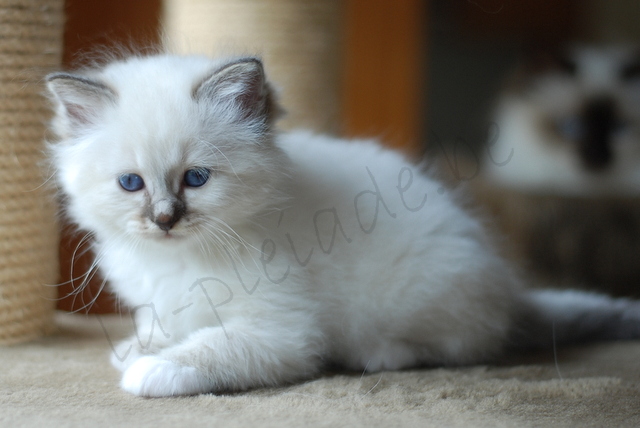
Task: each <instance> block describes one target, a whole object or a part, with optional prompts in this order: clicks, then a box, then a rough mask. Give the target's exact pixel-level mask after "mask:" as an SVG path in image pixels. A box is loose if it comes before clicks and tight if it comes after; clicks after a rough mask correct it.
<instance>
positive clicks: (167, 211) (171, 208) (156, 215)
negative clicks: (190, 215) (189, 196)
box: [149, 199, 185, 232]
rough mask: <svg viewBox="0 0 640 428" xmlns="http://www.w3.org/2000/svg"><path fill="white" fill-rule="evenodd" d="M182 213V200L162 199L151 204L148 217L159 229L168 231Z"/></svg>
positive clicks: (183, 209)
mask: <svg viewBox="0 0 640 428" xmlns="http://www.w3.org/2000/svg"><path fill="white" fill-rule="evenodd" d="M184 213H185V206H184V203H183V202H182V201H180V200H179V199H172V200H167V199H163V200H161V201H158V202H156V203H155V204H153V207H152V209H151V210H150V213H149V214H150V215H149V218H150V219H151V221H153V222H154V223H155V224H156V225H157V226H158V227H159V228H160V229H162V230H164V231H165V232H168V231H169V230H171V229H172V228H173V226H174V225H175V224H176V223H177V222H178V221H179V220H180V219H181V218H182V216H183V215H184Z"/></svg>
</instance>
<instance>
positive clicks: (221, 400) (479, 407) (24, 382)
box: [0, 314, 640, 428]
mask: <svg viewBox="0 0 640 428" xmlns="http://www.w3.org/2000/svg"><path fill="white" fill-rule="evenodd" d="M57 323H58V332H57V333H56V334H55V335H52V336H50V337H47V338H44V339H42V340H39V341H37V342H33V343H29V344H24V345H19V346H14V347H8V348H0V426H1V427H22V426H26V427H29V426H31V427H50V426H91V427H114V426H141V427H146V426H149V427H159V428H162V427H169V426H172V427H182V426H184V427H214V426H215V427H224V428H233V427H241V426H247V427H250V426H265V427H278V428H282V427H300V426H326V427H335V426H363V427H364V426H367V427H393V426H416V427H432V426H433V427H475V426H478V427H492V428H493V427H551V426H553V427H565V426H566V427H569V426H575V427H638V426H640V342H629V343H610V344H593V345H588V346H582V347H574V348H570V349H562V350H559V351H558V352H557V358H554V355H553V350H549V351H544V352H539V353H536V354H529V355H520V356H514V357H510V358H508V359H506V360H505V361H504V362H503V363H501V364H499V365H495V366H474V367H464V368H452V369H449V368H448V369H443V368H437V369H420V370H411V371H404V372H385V373H377V374H370V375H364V376H362V375H361V374H359V373H338V374H335V373H333V374H327V375H326V376H324V377H320V378H318V379H315V380H312V381H309V382H306V383H304V384H299V385H293V386H287V387H282V388H276V389H264V390H257V391H251V392H246V393H240V394H232V395H213V394H209V395H201V396H196V397H180V398H168V399H143V398H137V397H134V396H131V395H128V394H126V393H124V392H122V391H121V390H120V389H119V388H118V380H119V375H118V373H117V372H116V371H115V369H113V368H111V366H110V364H109V362H108V354H109V352H110V344H109V343H110V342H109V341H116V340H118V339H120V338H121V337H123V335H124V334H125V333H126V330H127V329H128V328H129V327H130V322H128V318H127V317H126V316H125V317H122V318H120V317H118V316H101V317H100V318H98V317H97V316H89V317H87V316H82V315H69V314H58V317H57Z"/></svg>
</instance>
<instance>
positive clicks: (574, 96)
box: [524, 47, 640, 173]
mask: <svg viewBox="0 0 640 428" xmlns="http://www.w3.org/2000/svg"><path fill="white" fill-rule="evenodd" d="M639 64H640V52H638V51H636V50H633V49H630V48H622V47H620V48H609V49H603V48H576V49H573V50H569V51H567V52H565V53H564V55H563V56H559V57H555V59H554V60H552V61H547V62H546V63H545V66H544V67H543V68H542V69H539V70H536V73H534V74H532V75H531V76H529V85H527V90H526V91H525V92H524V94H525V96H526V97H528V98H529V99H530V101H531V102H532V104H533V105H534V106H536V108H537V110H538V115H539V121H540V122H539V126H540V128H541V129H542V130H544V136H545V137H544V139H545V140H546V141H549V143H550V144H561V145H567V146H570V147H572V149H573V150H574V152H575V155H576V157H577V158H578V159H579V160H580V163H581V165H582V167H583V168H584V169H585V170H587V171H591V172H594V173H595V172H599V171H606V170H607V169H608V168H610V167H611V166H612V165H613V164H614V163H615V162H616V160H618V159H619V157H620V156H624V154H623V153H625V151H627V148H625V147H624V146H629V145H633V144H637V143H636V141H639V140H640V65H639Z"/></svg>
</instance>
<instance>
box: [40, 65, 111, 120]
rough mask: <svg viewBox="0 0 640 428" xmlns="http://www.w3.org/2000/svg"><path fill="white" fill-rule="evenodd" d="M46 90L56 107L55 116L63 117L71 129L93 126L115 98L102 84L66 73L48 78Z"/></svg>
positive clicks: (51, 75)
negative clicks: (51, 96)
mask: <svg viewBox="0 0 640 428" xmlns="http://www.w3.org/2000/svg"><path fill="white" fill-rule="evenodd" d="M47 88H48V89H49V91H50V92H51V94H52V95H53V98H54V100H55V102H56V104H57V114H58V116H63V117H64V118H66V121H65V122H67V123H68V124H70V125H71V127H76V126H83V125H88V124H92V123H94V122H95V121H96V120H97V119H98V118H99V115H100V112H101V111H102V109H103V108H104V107H105V106H106V105H108V104H114V103H115V102H116V98H117V96H116V93H115V91H113V90H112V89H111V88H109V87H108V86H106V85H105V84H103V83H100V82H97V81H95V80H91V79H87V78H85V77H82V76H77V75H73V74H68V73H54V74H50V75H48V76H47ZM58 119H62V118H61V117H59V118H58Z"/></svg>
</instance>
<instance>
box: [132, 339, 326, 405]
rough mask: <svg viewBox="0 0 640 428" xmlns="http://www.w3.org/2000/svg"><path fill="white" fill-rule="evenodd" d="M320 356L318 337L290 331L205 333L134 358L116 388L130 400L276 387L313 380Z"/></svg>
mask: <svg viewBox="0 0 640 428" xmlns="http://www.w3.org/2000/svg"><path fill="white" fill-rule="evenodd" d="M319 354H320V340H319V335H315V337H314V335H313V334H309V333H308V332H307V333H305V334H300V333H296V332H292V331H291V327H289V328H288V329H282V328H276V329H269V330H265V329H264V328H262V329H257V328H256V326H251V327H248V326H244V327H242V326H237V327H231V326H228V327H226V328H224V329H223V328H222V327H210V328H205V329H202V330H200V331H197V332H195V333H194V334H192V335H191V336H190V337H189V338H188V339H187V340H186V341H184V342H183V343H181V344H178V345H175V346H173V347H169V348H166V349H164V350H163V351H161V352H160V353H159V354H157V355H149V356H143V357H141V358H139V359H138V360H137V361H135V362H134V363H133V364H132V365H131V366H130V367H129V368H128V369H127V370H126V371H125V373H124V375H123V377H122V382H121V386H122V388H123V389H124V390H125V391H128V392H130V393H132V394H135V395H140V396H145V397H166V396H172V395H194V394H200V393H206V392H219V391H234V390H235V391H237V390H245V389H249V388H254V387H261V386H269V385H277V384H282V383H287V382H291V381H294V380H298V379H302V378H309V377H311V376H313V375H314V374H315V373H316V372H317V371H318V369H319V366H320V358H319Z"/></svg>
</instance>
